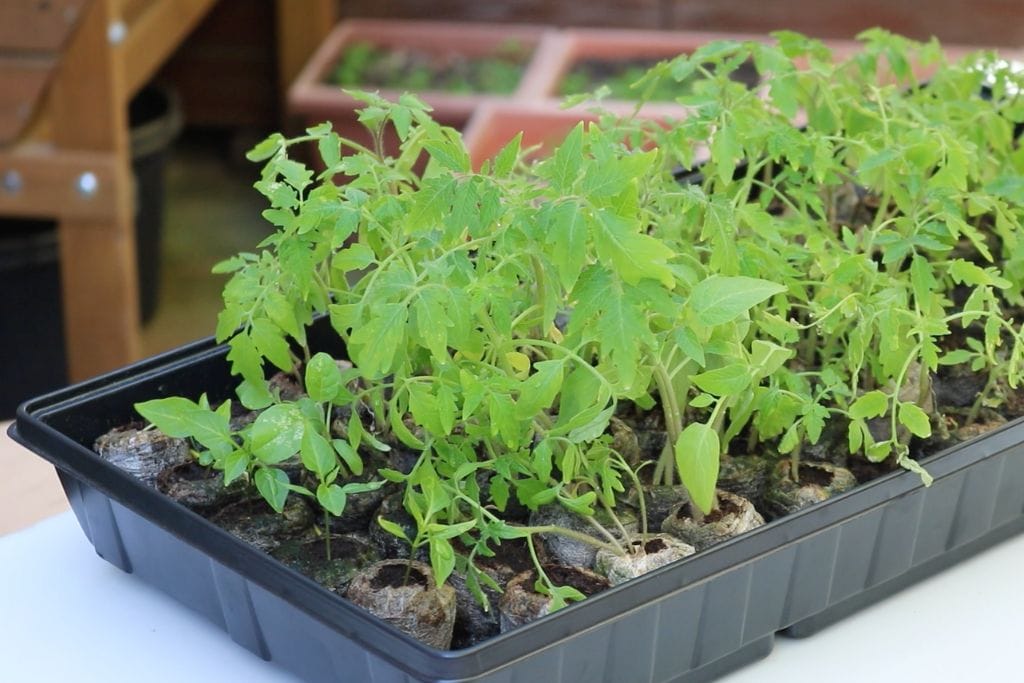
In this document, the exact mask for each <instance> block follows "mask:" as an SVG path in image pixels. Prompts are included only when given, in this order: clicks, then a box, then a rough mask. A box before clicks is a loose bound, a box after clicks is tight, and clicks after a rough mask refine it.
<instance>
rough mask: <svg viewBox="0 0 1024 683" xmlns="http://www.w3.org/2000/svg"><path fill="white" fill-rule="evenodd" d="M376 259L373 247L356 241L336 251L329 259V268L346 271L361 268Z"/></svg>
mask: <svg viewBox="0 0 1024 683" xmlns="http://www.w3.org/2000/svg"><path fill="white" fill-rule="evenodd" d="M376 260H377V256H376V254H374V253H373V249H371V248H370V247H368V246H367V245H365V244H362V243H360V242H357V243H355V244H353V245H351V246H349V247H346V248H344V249H342V250H341V251H339V252H338V253H336V254H335V255H334V258H332V259H331V268H334V269H335V270H340V271H341V272H343V273H348V272H350V271H353V270H362V269H363V268H366V267H367V266H369V265H370V264H371V263H373V262H375V261H376Z"/></svg>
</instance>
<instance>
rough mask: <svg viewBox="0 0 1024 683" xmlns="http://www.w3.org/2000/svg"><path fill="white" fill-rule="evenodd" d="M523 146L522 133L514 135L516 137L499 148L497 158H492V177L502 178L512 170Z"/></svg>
mask: <svg viewBox="0 0 1024 683" xmlns="http://www.w3.org/2000/svg"><path fill="white" fill-rule="evenodd" d="M522 144H523V134H522V132H519V133H516V136H515V137H514V138H512V139H511V140H510V141H509V143H508V144H507V145H505V146H504V147H502V148H501V151H500V152H498V154H497V156H495V157H494V175H495V176H497V177H498V178H504V177H506V176H507V175H508V174H509V173H511V172H512V169H513V168H514V167H515V163H516V160H517V159H518V158H519V150H520V148H521V147H522Z"/></svg>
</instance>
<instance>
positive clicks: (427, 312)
mask: <svg viewBox="0 0 1024 683" xmlns="http://www.w3.org/2000/svg"><path fill="white" fill-rule="evenodd" d="M442 297H443V294H442V293H441V292H439V291H438V290H436V289H428V290H424V291H421V292H420V293H419V296H417V297H416V300H415V301H414V302H413V312H414V313H415V314H416V333H417V335H418V336H419V339H420V340H421V341H422V342H423V343H424V344H425V345H426V347H427V348H428V349H430V352H431V353H432V354H433V355H434V358H435V359H437V360H438V361H441V362H443V361H445V360H447V358H448V328H449V326H450V322H451V321H450V320H449V319H448V315H447V313H446V311H445V305H444V301H443V299H442Z"/></svg>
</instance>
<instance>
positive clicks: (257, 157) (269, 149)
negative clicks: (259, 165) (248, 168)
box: [245, 133, 284, 161]
mask: <svg viewBox="0 0 1024 683" xmlns="http://www.w3.org/2000/svg"><path fill="white" fill-rule="evenodd" d="M283 144H284V136H283V135H281V134H280V133H274V134H272V135H271V136H270V137H268V138H266V139H265V140H263V141H262V142H260V143H259V144H257V145H256V146H255V147H253V148H252V149H250V150H249V151H248V152H246V153H245V158H246V159H248V160H249V161H265V160H267V159H269V158H270V157H272V156H274V154H275V153H276V152H277V150H279V149H280V148H281V146H282V145H283Z"/></svg>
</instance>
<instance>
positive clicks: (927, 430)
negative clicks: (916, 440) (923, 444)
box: [896, 403, 932, 439]
mask: <svg viewBox="0 0 1024 683" xmlns="http://www.w3.org/2000/svg"><path fill="white" fill-rule="evenodd" d="M896 419H898V420H899V422H900V424H902V425H903V426H904V427H906V428H907V429H909V430H910V431H911V433H913V435H914V436H917V437H920V438H922V439H926V438H928V437H929V436H931V435H932V425H931V421H930V420H929V419H928V413H926V412H924V411H923V410H922V409H921V408H920V406H918V405H916V404H914V403H900V404H899V410H898V411H897V413H896Z"/></svg>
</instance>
